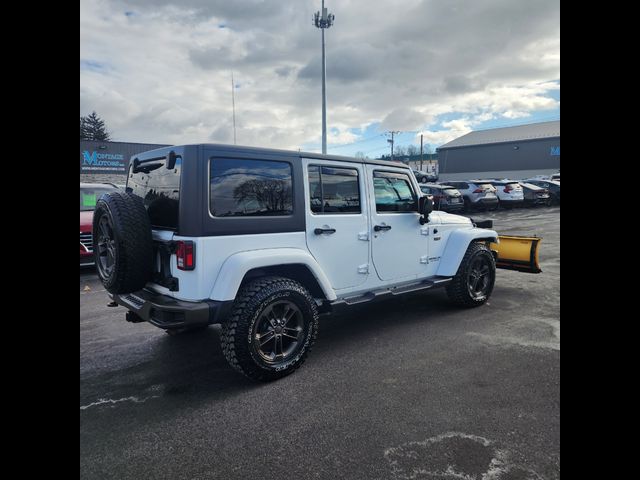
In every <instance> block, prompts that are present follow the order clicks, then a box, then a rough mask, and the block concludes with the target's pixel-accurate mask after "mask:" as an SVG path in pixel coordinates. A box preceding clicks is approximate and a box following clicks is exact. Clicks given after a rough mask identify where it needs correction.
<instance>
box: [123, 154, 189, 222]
mask: <svg viewBox="0 0 640 480" xmlns="http://www.w3.org/2000/svg"><path fill="white" fill-rule="evenodd" d="M131 163H132V164H131V165H130V167H129V178H128V179H127V188H131V190H132V191H133V193H134V194H136V195H138V196H139V197H142V200H143V202H144V206H145V207H146V208H147V213H148V214H149V221H150V222H151V225H152V226H153V227H156V228H163V229H169V230H178V204H179V202H180V175H181V172H182V157H180V156H178V157H177V158H176V164H175V166H174V168H172V169H171V170H168V169H167V168H166V160H165V159H164V158H163V159H160V160H153V161H151V162H149V163H143V164H142V166H141V167H139V168H140V170H141V171H138V172H136V173H133V162H131Z"/></svg>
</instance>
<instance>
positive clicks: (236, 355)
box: [220, 277, 318, 381]
mask: <svg viewBox="0 0 640 480" xmlns="http://www.w3.org/2000/svg"><path fill="white" fill-rule="evenodd" d="M317 333H318V308H317V306H316V303H315V301H314V300H313V297H311V295H310V294H309V292H308V291H307V290H306V289H305V288H304V287H303V286H302V285H300V284H299V283H298V282H296V281H294V280H291V279H288V278H283V277H264V278H260V279H257V280H253V281H252V282H250V283H248V284H247V285H246V286H245V287H243V288H242V290H241V291H240V292H239V293H238V296H237V297H236V300H235V303H234V306H233V309H232V311H231V314H230V315H229V318H228V319H226V321H224V322H223V324H222V334H221V336H220V342H221V344H222V351H223V353H224V356H225V358H226V359H227V361H228V362H229V364H230V365H231V366H232V367H233V368H234V369H236V370H237V371H239V372H240V373H242V374H244V375H246V376H247V377H249V378H252V379H254V380H261V381H270V380H276V379H278V378H281V377H284V376H286V375H289V374H290V373H293V372H294V371H295V370H296V369H297V368H298V367H299V366H300V365H302V363H303V362H304V360H305V358H306V356H307V354H308V353H309V350H310V349H311V347H312V345H313V342H314V341H315V338H316V335H317Z"/></svg>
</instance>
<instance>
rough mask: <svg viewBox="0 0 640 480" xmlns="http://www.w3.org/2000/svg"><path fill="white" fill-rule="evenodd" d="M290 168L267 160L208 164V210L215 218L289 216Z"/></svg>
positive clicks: (291, 194)
mask: <svg viewBox="0 0 640 480" xmlns="http://www.w3.org/2000/svg"><path fill="white" fill-rule="evenodd" d="M291 176H292V174H291V164H289V163H288V162H278V161H270V160H247V159H225V158H214V159H212V160H211V174H210V178H209V181H210V184H209V185H210V196H209V209H210V211H211V215H213V216H214V217H256V216H277V215H291V214H292V213H293V191H292V181H291Z"/></svg>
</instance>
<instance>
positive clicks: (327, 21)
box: [313, 0, 335, 154]
mask: <svg viewBox="0 0 640 480" xmlns="http://www.w3.org/2000/svg"><path fill="white" fill-rule="evenodd" d="M334 19H335V15H332V14H330V13H327V9H326V8H324V0H322V14H321V13H320V12H316V13H315V15H314V16H313V21H314V24H315V26H316V27H318V28H319V29H320V31H321V32H322V153H323V154H324V153H327V90H326V85H325V84H326V80H327V72H326V61H325V55H324V29H325V28H329V27H330V26H331V25H333V20H334Z"/></svg>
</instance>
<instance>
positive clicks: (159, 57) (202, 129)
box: [80, 0, 560, 148]
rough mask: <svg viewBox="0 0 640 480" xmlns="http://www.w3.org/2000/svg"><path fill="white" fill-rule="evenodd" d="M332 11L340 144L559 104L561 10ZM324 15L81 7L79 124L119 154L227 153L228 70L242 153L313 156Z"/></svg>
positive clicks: (429, 5) (445, 0) (331, 117)
mask: <svg viewBox="0 0 640 480" xmlns="http://www.w3.org/2000/svg"><path fill="white" fill-rule="evenodd" d="M327 6H328V7H329V10H330V11H331V12H332V13H334V14H335V15H336V20H335V24H334V26H333V27H331V28H330V29H328V30H327V31H326V44H327V89H328V122H329V127H330V128H331V127H332V128H336V129H338V132H345V133H346V132H347V130H348V129H349V128H359V127H362V126H366V125H368V124H371V123H374V122H383V123H382V125H381V128H385V129H394V130H398V129H411V130H416V129H420V128H427V127H428V126H429V124H430V122H432V121H433V117H434V116H435V115H438V114H441V113H453V114H455V113H458V114H459V115H461V116H465V117H470V116H471V117H472V116H473V115H477V114H480V113H482V114H487V113H490V114H492V115H494V116H495V118H500V117H501V116H503V115H512V114H513V112H514V111H518V112H521V111H525V112H532V111H535V110H536V109H544V108H549V107H550V105H551V106H553V104H554V102H553V101H551V100H550V99H549V93H548V90H549V89H550V88H553V87H552V86H549V85H547V86H546V87H541V86H540V85H541V84H542V83H543V82H549V81H550V80H555V79H559V77H560V73H559V8H558V4H557V0H538V1H536V2H524V1H519V2H515V1H513V0H484V1H482V2H469V1H467V0H405V1H404V2H402V3H401V4H398V3H397V2H392V1H391V0H388V1H382V0H377V1H374V0H370V1H365V0H351V1H338V0H328V1H327ZM319 8H320V1H319V0H299V1H295V2H275V1H271V2H266V1H260V0H234V1H228V0H180V1H178V0H113V1H111V2H102V1H99V0H83V2H81V58H82V59H83V61H84V62H85V63H84V64H81V89H80V101H81V113H82V114H85V113H90V112H91V111H92V110H96V111H98V113H99V114H100V115H101V116H102V117H103V118H104V119H105V120H106V121H107V125H108V127H109V129H110V130H111V131H112V132H113V135H114V138H118V139H122V140H131V141H153V142H160V143H162V142H168V143H182V142H196V141H208V140H213V137H215V138H216V141H229V139H230V138H231V139H232V134H231V135H229V131H230V130H229V129H230V119H231V101H230V88H229V86H230V72H231V71H232V70H233V72H234V76H235V79H236V82H237V83H239V84H240V85H241V88H239V89H238V90H237V91H236V108H237V117H238V118H237V120H238V141H239V143H240V142H242V143H245V144H250V145H264V146H273V147H283V148H297V147H298V146H301V145H303V144H305V143H311V142H319V135H320V133H319V132H320V32H319V31H318V29H317V28H315V27H314V26H313V25H312V24H311V17H312V14H313V13H314V12H315V11H316V10H318V9H319ZM128 11H135V12H136V14H135V15H129V16H127V15H125V12H128ZM221 25H223V26H224V27H225V28H220V26H221ZM83 65H84V67H83ZM91 65H109V69H108V70H99V69H95V68H93V69H92V68H89V67H88V66H91ZM243 112H244V113H243ZM225 122H226V123H225ZM225 125H226V126H225ZM336 138H338V139H339V138H340V134H339V135H338V136H337V137H336ZM336 141H337V140H336Z"/></svg>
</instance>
